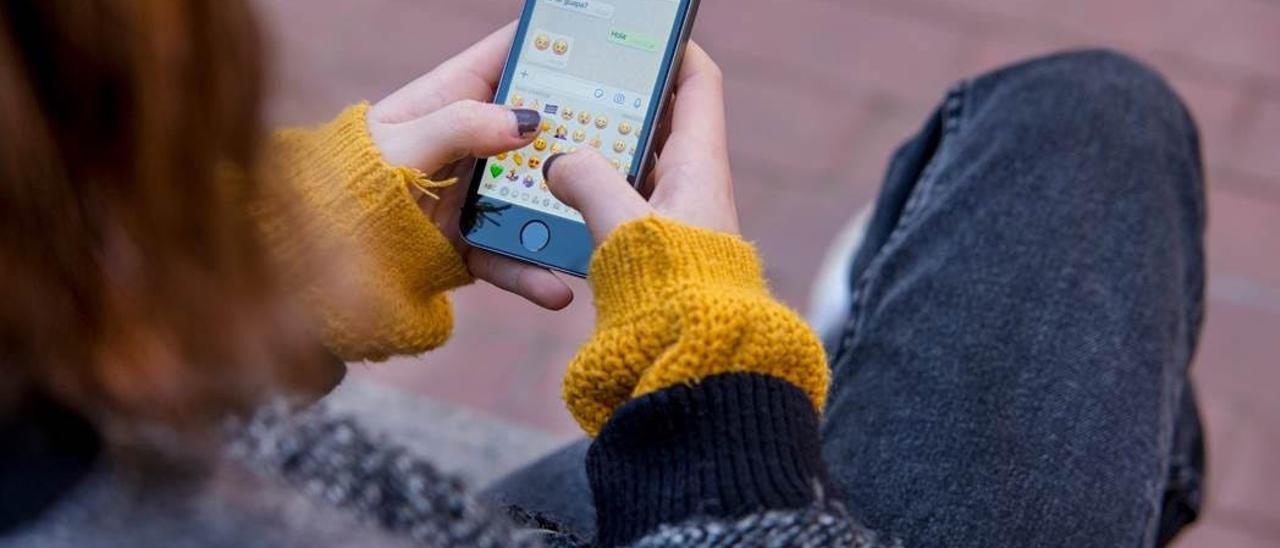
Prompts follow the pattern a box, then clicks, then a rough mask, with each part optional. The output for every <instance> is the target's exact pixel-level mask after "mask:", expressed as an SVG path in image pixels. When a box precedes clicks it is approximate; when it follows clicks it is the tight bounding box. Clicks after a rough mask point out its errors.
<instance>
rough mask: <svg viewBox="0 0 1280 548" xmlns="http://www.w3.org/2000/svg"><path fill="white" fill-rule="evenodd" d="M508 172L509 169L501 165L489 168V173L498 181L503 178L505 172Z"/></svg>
mask: <svg viewBox="0 0 1280 548" xmlns="http://www.w3.org/2000/svg"><path fill="white" fill-rule="evenodd" d="M506 170H507V168H505V167H502V166H500V165H498V164H493V165H491V166H489V173H490V174H491V175H493V178H494V179H497V178H498V177H501V176H502V172H504V171H506Z"/></svg>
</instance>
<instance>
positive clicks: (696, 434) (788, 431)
mask: <svg viewBox="0 0 1280 548" xmlns="http://www.w3.org/2000/svg"><path fill="white" fill-rule="evenodd" d="M587 474H588V476H589V478H590V480H591V489H592V492H593V496H594V498H595V504H596V511H597V516H598V518H597V520H598V527H599V531H598V537H597V542H598V543H599V544H600V545H602V546H617V545H623V544H627V543H630V542H633V541H635V540H637V539H639V538H641V537H642V536H644V535H646V534H648V533H650V532H652V531H653V530H655V529H656V528H657V527H658V526H660V525H663V524H676V523H680V522H683V521H685V520H688V519H690V518H695V517H698V518H712V519H724V520H728V519H735V518H740V517H743V516H746V515H748V514H754V513H760V512H764V511H769V510H783V509H799V508H804V507H808V506H810V505H812V504H814V503H815V501H816V500H817V499H818V498H820V497H821V496H822V494H823V493H830V490H829V487H828V484H829V481H828V477H827V469H826V466H825V464H823V462H822V453H821V444H820V443H819V434H818V414H817V412H816V411H815V410H814V408H813V404H812V403H811V402H810V401H809V398H808V397H807V396H806V395H805V394H804V392H802V391H801V390H800V389H799V388H796V387H795V386H793V385H791V384H790V383H787V382H786V381H783V380H781V379H777V378H774V377H769V376H766V375H758V374H751V373H732V374H725V375H718V376H714V377H710V378H707V379H704V380H702V381H701V382H699V383H698V384H695V385H691V386H684V385H682V386H676V387H672V388H667V389H665V390H662V391H660V392H656V393H653V394H649V395H646V396H643V397H640V398H637V399H635V400H632V401H631V402H628V403H627V404H626V405H624V406H622V407H621V408H619V409H618V410H617V411H616V412H615V413H614V415H613V417H612V418H611V419H610V420H609V422H608V423H607V424H606V425H605V427H604V430H602V431H601V433H600V435H599V436H598V437H597V438H596V440H595V442H594V443H593V444H592V446H591V449H590V451H589V453H588V456H587Z"/></svg>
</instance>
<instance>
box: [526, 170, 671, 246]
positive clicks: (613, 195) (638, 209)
mask: <svg viewBox="0 0 1280 548" xmlns="http://www.w3.org/2000/svg"><path fill="white" fill-rule="evenodd" d="M542 176H543V178H544V179H546V181H547V187H549V188H550V189H551V193H552V194H554V195H555V197H556V198H557V199H559V200H560V201H561V202H564V203H565V205H568V206H569V207H572V208H574V209H576V210H578V212H579V213H581V214H582V217H583V219H586V221H587V228H588V229H589V230H590V231H591V237H592V239H594V240H595V242H596V245H599V244H600V243H601V242H603V241H604V240H605V238H607V237H608V236H609V234H610V233H612V232H613V229H615V228H617V227H618V225H621V224H623V223H626V222H627V221H631V220H634V219H639V218H641V217H645V216H648V215H651V214H652V213H653V208H652V207H650V206H649V202H646V201H645V199H644V198H642V197H641V196H640V194H639V193H637V192H636V190H635V189H634V188H632V187H631V184H630V183H627V180H626V179H625V178H623V177H622V175H621V174H619V173H618V172H617V170H615V169H614V168H613V165H611V164H610V163H609V161H608V160H605V159H604V156H601V155H600V153H599V152H596V151H595V150H593V149H589V148H584V149H581V150H578V151H576V152H572V153H569V154H556V155H553V156H551V157H550V158H547V161H546V162H544V163H543V164H542Z"/></svg>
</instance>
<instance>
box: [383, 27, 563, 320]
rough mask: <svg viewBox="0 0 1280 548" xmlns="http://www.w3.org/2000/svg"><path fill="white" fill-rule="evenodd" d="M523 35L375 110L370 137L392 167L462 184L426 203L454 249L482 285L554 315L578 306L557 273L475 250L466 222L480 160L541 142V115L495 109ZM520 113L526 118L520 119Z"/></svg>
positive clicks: (479, 52) (456, 63)
mask: <svg viewBox="0 0 1280 548" xmlns="http://www.w3.org/2000/svg"><path fill="white" fill-rule="evenodd" d="M514 36H515V24H514V23H512V24H509V25H507V26H506V27H504V28H502V29H501V30H499V31H497V32H495V33H493V34H491V35H489V36H488V37H487V38H485V39H484V40H481V41H480V42H479V43H477V44H475V45H474V46H471V47H470V48H469V49H467V50H466V51H464V52H462V53H461V54H459V55H458V56H456V57H454V58H452V59H450V60H448V61H446V62H445V63H444V64H442V65H440V66H439V67H437V68H436V69H435V70H433V71H431V72H430V73H428V74H427V75H426V76H423V77H421V78H418V79H417V80H415V81H413V82H412V83H410V84H409V85H407V86H405V87H403V88H401V89H400V90H399V91H396V92H395V93H393V94H391V95H390V96H389V97H387V98H386V99H383V100H382V101H380V102H378V104H376V105H374V106H373V107H372V108H371V109H370V110H369V116H368V124H369V133H370V135H372V137H373V142H374V143H375V144H377V146H378V148H379V150H381V152H382V155H383V157H384V158H385V159H386V161H387V162H388V163H391V164H392V165H402V166H410V167H414V168H417V169H419V170H421V171H423V172H424V173H427V174H430V175H431V176H432V178H434V179H447V178H450V177H460V179H459V180H458V183H457V184H455V185H453V186H451V187H449V188H445V189H441V190H440V191H439V192H438V195H439V199H438V200H437V199H435V198H432V197H430V196H427V195H425V194H424V195H422V196H419V198H418V204H419V206H420V207H421V208H422V211H423V213H425V214H426V215H427V216H428V217H430V218H431V220H432V221H433V222H434V223H435V224H436V226H438V227H439V228H440V230H441V231H442V232H444V234H445V236H447V237H448V238H449V240H450V241H451V242H453V244H454V247H456V248H457V249H458V252H459V253H461V254H462V256H463V258H464V259H465V260H466V263H467V268H468V269H470V271H471V274H472V275H473V276H475V277H476V278H479V279H482V280H485V281H487V282H489V283H491V284H493V285H495V286H498V287H500V288H502V289H505V290H507V291H510V292H512V293H515V294H517V295H520V296H522V297H524V298H526V299H528V300H530V301H532V302H533V303H535V304H537V305H539V306H542V307H544V308H548V309H551V310H559V309H561V308H564V307H566V306H568V305H569V303H570V302H571V301H572V300H573V292H572V291H571V290H570V289H569V286H568V285H565V283H564V281H562V280H561V279H560V278H558V277H556V275H555V274H553V273H552V272H551V271H549V270H546V269H544V268H541V267H537V266H533V265H529V264H525V263H522V262H519V261H516V260H514V259H509V258H506V257H502V256H499V255H495V254H492V253H489V252H487V251H484V250H480V249H475V248H472V247H471V246H468V245H467V244H466V242H465V241H464V240H463V239H462V235H461V234H460V233H459V226H458V219H459V216H460V214H461V207H462V202H463V200H465V199H466V196H467V186H468V184H469V183H470V180H468V179H467V178H466V177H467V176H468V175H469V173H470V171H471V168H472V166H473V164H474V159H475V158H477V157H486V156H492V155H494V154H497V153H500V152H506V151H510V150H516V149H518V148H521V147H523V146H525V145H527V144H529V142H531V141H532V140H533V138H534V136H536V135H537V130H536V127H537V120H536V119H535V120H533V122H532V124H533V128H530V127H529V125H530V116H531V115H530V114H529V113H533V115H536V112H533V111H524V113H522V114H521V113H518V111H512V110H510V109H507V108H506V107H502V106H498V105H492V104H488V103H487V101H489V100H490V99H492V98H493V94H494V91H495V90H496V88H497V86H498V79H499V78H500V77H501V74H502V67H503V64H504V63H505V61H506V57H507V52H508V50H509V49H510V47H511V41H512V40H513V39H514ZM517 114H520V116H517Z"/></svg>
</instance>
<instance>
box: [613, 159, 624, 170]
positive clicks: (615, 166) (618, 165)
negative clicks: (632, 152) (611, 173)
mask: <svg viewBox="0 0 1280 548" xmlns="http://www.w3.org/2000/svg"><path fill="white" fill-rule="evenodd" d="M610 162H611V163H612V164H613V169H614V170H619V169H622V162H619V161H617V160H611V161H610Z"/></svg>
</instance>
